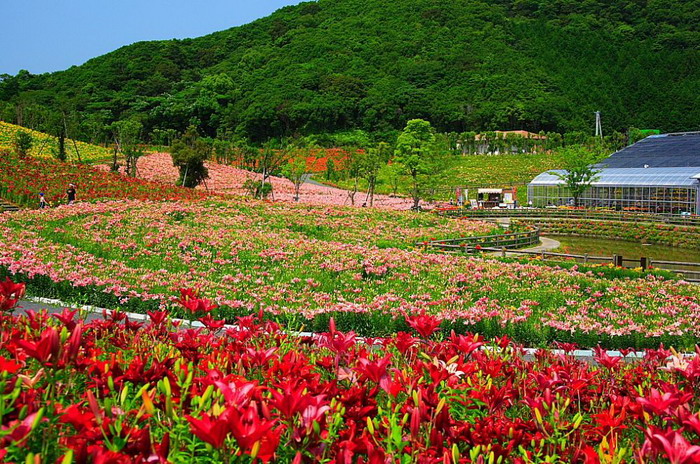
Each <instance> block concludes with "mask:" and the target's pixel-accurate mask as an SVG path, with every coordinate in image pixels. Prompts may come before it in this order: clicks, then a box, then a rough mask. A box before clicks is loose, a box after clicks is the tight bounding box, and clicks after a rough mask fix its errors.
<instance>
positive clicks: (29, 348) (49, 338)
mask: <svg viewBox="0 0 700 464" xmlns="http://www.w3.org/2000/svg"><path fill="white" fill-rule="evenodd" d="M17 344H18V346H19V347H20V348H22V349H23V350H24V351H26V353H27V354H28V355H29V356H31V357H32V358H34V359H36V360H37V361H39V362H40V363H42V364H49V362H50V361H51V362H55V361H56V360H57V359H56V358H57V357H58V355H59V353H60V351H61V345H60V340H59V338H58V332H56V329H54V328H53V327H49V328H48V329H46V330H44V331H43V332H42V334H41V337H40V338H39V341H37V342H30V341H27V340H19V341H18V342H17Z"/></svg>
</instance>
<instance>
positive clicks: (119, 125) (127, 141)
mask: <svg viewBox="0 0 700 464" xmlns="http://www.w3.org/2000/svg"><path fill="white" fill-rule="evenodd" d="M142 130H143V124H141V122H140V121H138V120H136V119H125V120H122V121H117V122H115V123H114V124H113V125H112V131H113V134H114V159H113V165H112V170H114V171H116V170H118V162H117V153H118V152H121V153H122V154H123V155H124V162H125V171H126V175H127V176H130V177H136V174H137V170H136V166H137V164H138V160H139V158H140V157H141V156H143V151H142V150H140V149H139V146H138V142H139V139H140V136H141V131H142Z"/></svg>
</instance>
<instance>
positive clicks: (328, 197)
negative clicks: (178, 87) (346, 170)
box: [98, 150, 413, 210]
mask: <svg viewBox="0 0 700 464" xmlns="http://www.w3.org/2000/svg"><path fill="white" fill-rule="evenodd" d="M328 151H331V150H328ZM329 156H330V155H329ZM321 160H322V161H323V162H325V161H326V158H321ZM319 162H320V161H318V160H316V161H315V162H314V164H313V165H312V168H313V167H314V166H316V165H317V163H319ZM206 166H207V168H208V169H209V179H207V180H206V182H205V183H204V184H202V185H200V186H198V187H197V188H198V189H199V190H209V191H214V192H218V193H231V194H237V195H247V192H246V190H245V189H244V188H243V184H244V182H245V181H246V180H248V179H254V180H257V181H260V180H261V179H262V176H261V174H258V173H256V172H251V171H246V170H244V169H238V168H235V167H233V166H229V165H226V164H220V163H215V162H211V161H209V162H207V163H206ZM98 168H99V169H101V170H104V171H106V170H109V166H107V165H100V166H98ZM138 171H139V175H140V176H141V177H142V178H144V179H146V180H149V181H152V182H160V183H164V184H170V185H173V184H175V182H176V181H177V179H178V173H177V169H176V168H175V167H174V166H173V162H172V158H171V157H170V154H169V153H152V154H149V155H147V156H144V157H142V158H140V159H139V161H138ZM268 182H270V183H271V184H272V186H273V195H272V196H271V197H270V199H273V200H275V201H285V202H294V184H293V183H292V182H291V181H289V180H288V179H285V178H282V177H275V176H271V177H270V178H269V179H268ZM365 197H366V194H363V193H361V192H358V193H357V194H356V195H355V205H356V206H359V205H361V204H362V203H363V202H365V201H366V199H365ZM299 203H305V204H311V205H334V206H350V205H351V202H350V199H349V198H348V192H347V190H342V189H339V188H334V187H328V186H324V185H316V184H311V183H305V184H303V185H302V186H301V189H300V190H299ZM412 205H413V202H412V200H411V199H410V198H396V197H390V196H388V195H375V197H374V206H375V207H379V208H385V209H399V210H407V209H410V208H411V206H412Z"/></svg>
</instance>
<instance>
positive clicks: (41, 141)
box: [0, 121, 112, 163]
mask: <svg viewBox="0 0 700 464" xmlns="http://www.w3.org/2000/svg"><path fill="white" fill-rule="evenodd" d="M19 131H23V132H27V133H29V134H31V136H32V138H33V139H34V146H33V147H32V149H31V150H30V154H31V155H33V156H39V157H42V158H51V157H52V156H53V151H58V139H57V138H56V137H54V136H52V135H48V134H45V133H43V132H38V131H35V130H31V129H27V128H26V127H22V126H16V125H14V124H10V123H7V122H3V121H0V152H3V151H12V150H13V142H14V140H15V136H16V134H17V132H19ZM76 145H77V146H78V151H79V152H80V158H81V159H82V161H83V162H84V163H99V162H105V161H107V160H109V159H110V158H111V156H112V152H111V150H110V149H109V148H104V147H100V146H97V145H92V144H89V143H85V142H80V141H76V142H75V144H74V142H73V140H71V139H66V154H67V155H68V160H69V161H73V162H75V161H78V155H77V153H76V151H75V146H76Z"/></svg>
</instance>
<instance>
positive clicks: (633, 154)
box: [599, 132, 700, 168]
mask: <svg viewBox="0 0 700 464" xmlns="http://www.w3.org/2000/svg"><path fill="white" fill-rule="evenodd" d="M599 166H600V167H606V168H643V167H644V166H648V167H650V168H670V167H688V166H700V132H686V133H680V134H662V135H652V136H649V137H647V138H645V139H642V140H640V141H639V142H637V143H635V144H633V145H630V146H629V147H626V148H623V149H622V150H620V151H618V152H615V153H613V154H612V155H610V156H609V157H608V158H607V159H605V160H603V161H601V162H600V164H599Z"/></svg>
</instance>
